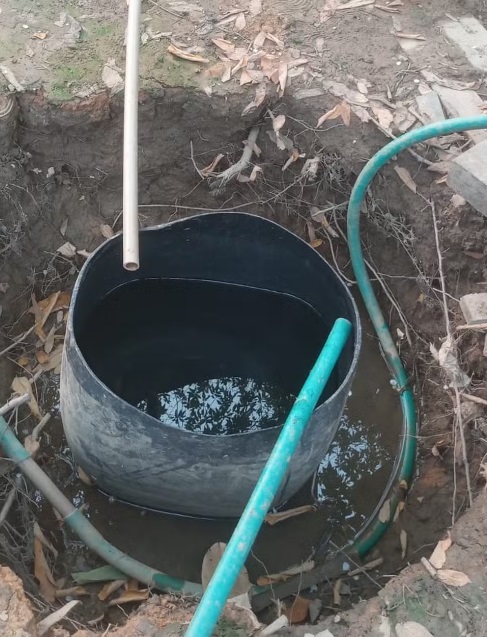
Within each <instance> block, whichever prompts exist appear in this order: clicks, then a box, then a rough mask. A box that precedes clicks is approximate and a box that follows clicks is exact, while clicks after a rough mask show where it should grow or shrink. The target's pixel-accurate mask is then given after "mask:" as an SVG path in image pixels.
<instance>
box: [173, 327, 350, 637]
mask: <svg viewBox="0 0 487 637" xmlns="http://www.w3.org/2000/svg"><path fill="white" fill-rule="evenodd" d="M351 329H352V326H351V324H350V322H349V321H347V320H346V319H338V320H337V321H336V322H335V325H334V326H333V329H332V330H331V332H330V334H329V336H328V338H327V340H326V343H325V345H324V347H323V349H322V350H321V353H320V355H319V356H318V359H317V361H316V363H315V365H314V367H313V369H312V370H311V372H310V374H309V376H308V378H307V380H306V382H305V383H304V385H303V388H302V389H301V391H300V393H299V395H298V397H297V399H296V402H295V403H294V405H293V407H292V409H291V411H290V413H289V416H288V417H287V419H286V422H285V423H284V426H283V428H282V431H281V433H280V435H279V438H278V439H277V442H276V444H275V446H274V449H273V450H272V452H271V455H270V456H269V459H268V460H267V463H266V465H265V467H264V469H263V471H262V473H261V475H260V478H259V480H258V481H257V484H256V486H255V488H254V491H253V492H252V495H251V496H250V499H249V501H248V503H247V506H246V507H245V510H244V512H243V513H242V516H241V518H240V520H239V522H238V524H237V526H236V528H235V530H234V532H233V534H232V537H231V538H230V541H229V542H228V545H227V548H226V549H225V552H224V553H223V556H222V558H221V560H220V562H219V563H218V566H217V568H216V570H215V572H214V574H213V577H212V578H211V581H210V583H209V585H208V588H207V589H206V591H205V593H204V595H203V598H202V600H201V602H200V604H199V606H198V608H197V609H196V613H195V615H194V617H193V620H192V621H191V624H190V625H189V628H188V630H187V631H186V633H185V637H210V635H211V634H212V632H213V629H214V627H215V625H216V623H217V621H218V618H219V617H220V615H221V612H222V610H223V607H224V606H225V603H226V601H227V599H228V596H229V594H230V591H231V590H232V588H233V586H234V584H235V581H236V579H237V577H238V574H239V573H240V570H241V569H242V567H243V565H244V564H245V560H246V559H247V556H248V554H249V552H250V550H251V548H252V545H253V543H254V541H255V538H256V537H257V534H258V532H259V530H260V527H261V526H262V523H263V522H264V518H265V516H266V514H267V512H268V511H269V508H270V506H271V504H272V501H273V500H274V497H275V495H276V493H277V490H278V489H279V486H280V484H281V482H282V480H283V478H284V476H285V474H286V471H287V468H288V466H289V463H290V461H291V457H292V455H293V453H294V452H295V451H296V448H297V446H298V444H299V440H300V438H301V435H302V434H303V431H304V430H305V428H306V425H307V424H308V421H309V419H310V417H311V414H312V413H313V410H314V408H315V407H316V404H317V402H318V400H319V398H320V396H321V393H322V391H323V389H324V387H325V385H326V383H327V382H328V379H329V377H330V374H331V372H332V371H333V369H334V367H335V365H336V363H337V361H338V358H339V357H340V354H341V352H342V350H343V348H344V346H345V344H346V342H347V339H348V338H349V336H350V332H351Z"/></svg>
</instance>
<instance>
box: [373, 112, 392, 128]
mask: <svg viewBox="0 0 487 637" xmlns="http://www.w3.org/2000/svg"><path fill="white" fill-rule="evenodd" d="M372 112H373V113H374V115H375V117H376V119H377V121H378V122H379V124H380V125H381V126H382V128H386V129H387V130H389V129H390V127H391V124H392V122H393V121H394V115H393V114H392V113H391V111H390V110H389V109H387V108H380V107H378V106H372Z"/></svg>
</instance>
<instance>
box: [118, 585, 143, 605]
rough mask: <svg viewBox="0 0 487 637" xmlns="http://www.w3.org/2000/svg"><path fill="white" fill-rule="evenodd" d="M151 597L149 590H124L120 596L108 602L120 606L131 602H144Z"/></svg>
mask: <svg viewBox="0 0 487 637" xmlns="http://www.w3.org/2000/svg"><path fill="white" fill-rule="evenodd" d="M146 599H149V590H148V589H146V590H143V591H133V590H130V591H124V592H123V593H122V594H121V595H120V597H117V598H115V599H112V600H111V601H110V602H108V606H119V605H122V604H130V603H131V602H143V601H145V600H146Z"/></svg>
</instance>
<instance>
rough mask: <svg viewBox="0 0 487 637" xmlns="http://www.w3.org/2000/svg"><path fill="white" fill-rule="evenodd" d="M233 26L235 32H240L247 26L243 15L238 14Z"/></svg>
mask: <svg viewBox="0 0 487 637" xmlns="http://www.w3.org/2000/svg"><path fill="white" fill-rule="evenodd" d="M234 26H235V29H236V30H237V31H242V30H243V29H245V27H246V26H247V21H246V20H245V14H244V13H239V14H238V15H237V19H236V20H235V24H234Z"/></svg>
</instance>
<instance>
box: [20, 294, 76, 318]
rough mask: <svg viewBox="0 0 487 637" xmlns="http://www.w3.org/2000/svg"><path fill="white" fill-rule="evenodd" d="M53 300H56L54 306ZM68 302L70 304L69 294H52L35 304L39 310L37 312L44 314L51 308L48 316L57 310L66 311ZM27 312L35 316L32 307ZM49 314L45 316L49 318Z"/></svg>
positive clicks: (34, 309) (34, 310)
mask: <svg viewBox="0 0 487 637" xmlns="http://www.w3.org/2000/svg"><path fill="white" fill-rule="evenodd" d="M53 298H56V302H55V303H54V304H53V303H52V299H53ZM70 302H71V292H54V293H53V294H51V295H49V296H48V297H47V298H45V299H42V301H39V302H38V303H37V307H38V309H39V312H42V313H45V312H46V310H47V308H48V307H50V306H51V307H50V309H49V314H50V313H51V312H57V311H58V310H67V309H68V308H69V304H70ZM29 312H31V313H32V314H35V312H36V308H35V307H34V306H33V307H31V308H30V310H29ZM49 314H47V316H49ZM47 316H46V318H47Z"/></svg>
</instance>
